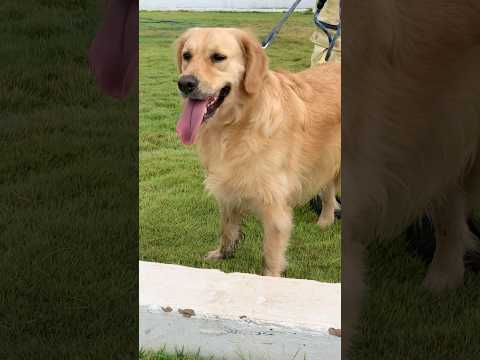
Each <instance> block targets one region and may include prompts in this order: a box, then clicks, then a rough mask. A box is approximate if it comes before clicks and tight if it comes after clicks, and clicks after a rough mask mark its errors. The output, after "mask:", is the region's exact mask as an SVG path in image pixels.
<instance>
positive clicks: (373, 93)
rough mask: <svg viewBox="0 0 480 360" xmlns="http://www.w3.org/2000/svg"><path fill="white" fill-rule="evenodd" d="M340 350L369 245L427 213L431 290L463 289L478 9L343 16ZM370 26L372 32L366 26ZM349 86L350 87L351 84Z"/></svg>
mask: <svg viewBox="0 0 480 360" xmlns="http://www.w3.org/2000/svg"><path fill="white" fill-rule="evenodd" d="M344 16H345V21H346V23H348V24H350V25H349V33H351V34H359V35H358V38H357V37H356V36H357V35H355V36H354V38H353V39H352V38H348V39H347V38H346V37H345V38H344V41H343V44H342V45H343V46H344V50H345V52H348V54H349V56H350V60H349V61H346V62H344V67H343V71H344V72H343V75H344V79H348V85H347V86H345V88H344V91H343V94H342V95H343V99H344V101H345V102H346V104H347V106H346V107H345V108H344V111H345V112H344V118H343V119H344V120H343V131H342V142H343V143H342V145H343V149H342V155H343V165H342V166H343V170H342V174H343V176H344V179H345V183H344V191H343V193H342V195H343V198H344V200H345V201H344V203H345V206H344V207H343V209H342V210H343V233H342V249H343V251H342V274H343V278H344V279H346V283H344V284H343V285H344V289H345V291H343V292H342V302H343V304H342V325H343V326H344V335H345V336H346V338H344V339H342V340H343V342H342V345H343V346H344V353H345V354H347V353H348V351H347V347H348V346H349V344H350V341H351V336H352V334H353V333H352V329H353V328H354V326H355V325H356V321H357V319H358V316H359V307H360V304H361V303H362V302H361V297H362V293H363V286H362V283H363V281H362V273H363V268H364V265H363V262H364V260H363V255H364V252H365V248H366V245H367V243H369V242H370V241H372V240H375V239H386V238H394V237H395V236H397V235H399V234H400V233H401V232H402V231H403V230H404V229H405V228H406V227H407V226H408V225H410V224H411V223H412V222H413V221H414V220H415V219H417V218H418V217H420V216H422V215H423V214H425V213H427V214H428V215H430V216H431V218H432V221H433V224H434V226H435V230H436V251H435V255H434V258H433V261H432V263H431V264H430V267H429V269H428V271H427V274H426V276H425V278H424V282H423V284H424V286H425V287H426V288H428V289H430V290H432V291H437V292H439V291H444V290H448V289H452V288H455V287H458V286H460V285H462V284H463V276H464V264H463V256H464V254H465V250H466V249H467V248H469V247H472V246H473V242H472V234H471V233H470V231H469V229H468V227H467V223H466V220H467V217H469V216H471V215H472V211H473V210H474V209H478V208H479V207H480V76H479V71H478V64H479V59H480V26H479V25H480V24H479V19H480V5H479V4H478V3H475V2H473V1H471V2H456V3H455V4H453V3H452V2H451V1H446V0H435V1H433V0H427V1H424V2H412V1H406V2H399V1H393V0H373V1H370V2H355V3H353V4H350V5H349V7H347V8H346V11H345V12H344ZM366 17H368V18H369V19H371V21H370V22H365V21H358V20H356V19H363V18H366ZM345 81H347V80H345Z"/></svg>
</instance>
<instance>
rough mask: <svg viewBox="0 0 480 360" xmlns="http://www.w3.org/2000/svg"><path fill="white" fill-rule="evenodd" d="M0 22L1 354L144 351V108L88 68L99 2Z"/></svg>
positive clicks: (15, 6)
mask: <svg viewBox="0 0 480 360" xmlns="http://www.w3.org/2000/svg"><path fill="white" fill-rule="evenodd" d="M0 17H1V18H2V21H1V22H0V42H1V44H2V46H0V65H1V69H2V71H0V123H1V126H0V154H1V155H2V159H1V161H0V274H1V275H0V339H1V340H0V342H1V343H2V346H0V358H1V359H110V358H112V359H113V358H116V359H118V358H128V356H130V357H132V356H134V355H135V356H136V355H137V348H136V344H135V342H134V341H132V338H133V339H135V338H136V336H137V334H135V333H134V332H135V331H134V330H133V329H136V328H137V319H138V307H137V305H136V303H137V301H136V299H137V297H138V291H137V276H136V274H137V271H138V253H137V251H138V250H137V241H136V239H137V221H138V219H137V214H136V212H135V211H134V209H136V208H137V204H138V193H137V160H136V158H137V154H138V152H137V146H136V140H137V128H136V121H135V118H136V114H137V109H138V107H137V103H136V99H135V98H134V97H133V98H131V99H129V100H128V101H124V102H120V101H116V100H113V99H110V98H108V97H106V96H103V95H102V94H101V93H100V92H99V91H98V89H97V87H96V84H95V80H94V77H93V75H92V73H91V72H90V70H89V67H88V63H87V49H88V47H89V45H90V42H91V40H92V39H93V37H94V35H95V32H96V30H97V27H98V24H99V20H100V13H99V12H98V7H97V1H96V0H75V1H60V0H38V1H33V0H25V1H13V2H12V1H6V2H1V3H0ZM118 354H122V356H121V357H119V355H118Z"/></svg>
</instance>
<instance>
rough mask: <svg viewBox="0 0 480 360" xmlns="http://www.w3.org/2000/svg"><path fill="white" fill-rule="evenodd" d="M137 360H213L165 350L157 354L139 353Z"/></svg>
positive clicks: (180, 351) (179, 351)
mask: <svg viewBox="0 0 480 360" xmlns="http://www.w3.org/2000/svg"><path fill="white" fill-rule="evenodd" d="M139 360H213V359H212V358H205V357H200V356H199V355H198V354H189V353H186V352H184V351H183V350H178V351H177V352H176V353H175V354H171V353H169V352H167V351H165V350H160V351H157V352H148V351H140V354H139Z"/></svg>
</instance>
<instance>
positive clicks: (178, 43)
mask: <svg viewBox="0 0 480 360" xmlns="http://www.w3.org/2000/svg"><path fill="white" fill-rule="evenodd" d="M190 31H191V30H187V31H185V32H184V33H183V34H182V35H181V36H180V37H179V38H178V39H177V41H175V47H176V53H177V70H178V72H179V73H181V72H182V61H183V56H182V52H183V47H184V46H185V42H186V41H187V39H188V37H189V35H190Z"/></svg>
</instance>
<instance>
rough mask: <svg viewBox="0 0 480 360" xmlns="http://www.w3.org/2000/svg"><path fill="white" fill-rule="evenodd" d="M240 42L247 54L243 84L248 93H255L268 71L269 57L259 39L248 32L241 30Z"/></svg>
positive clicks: (245, 54)
mask: <svg viewBox="0 0 480 360" xmlns="http://www.w3.org/2000/svg"><path fill="white" fill-rule="evenodd" d="M239 37H240V43H241V44H242V47H243V52H244V56H245V78H244V80H243V86H244V88H245V92H246V93H247V94H250V95H252V94H255V93H256V92H257V91H258V90H259V89H260V86H261V84H262V81H263V78H264V77H265V75H266V74H267V71H268V58H267V55H266V54H265V51H264V50H263V49H262V46H261V45H260V43H259V42H258V40H257V39H256V38H255V37H254V36H253V35H251V34H250V33H248V32H245V31H240V33H239Z"/></svg>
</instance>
